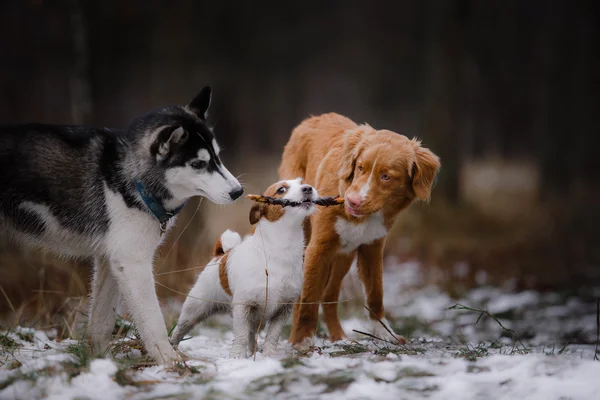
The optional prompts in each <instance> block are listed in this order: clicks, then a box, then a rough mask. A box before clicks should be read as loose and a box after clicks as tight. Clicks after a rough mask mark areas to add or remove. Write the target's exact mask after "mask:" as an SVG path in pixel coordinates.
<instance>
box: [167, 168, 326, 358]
mask: <svg viewBox="0 0 600 400" xmlns="http://www.w3.org/2000/svg"><path fill="white" fill-rule="evenodd" d="M263 194H264V195H265V196H269V197H273V198H279V199H287V200H290V201H293V202H298V203H301V204H300V205H299V206H295V207H286V208H283V207H281V206H280V205H269V204H264V203H257V204H255V205H254V206H252V209H251V210H250V224H252V225H255V226H254V227H253V228H254V232H253V233H252V234H251V235H249V236H247V237H246V238H245V239H244V240H243V241H242V239H241V237H240V235H239V234H238V233H236V232H232V231H230V230H227V231H225V232H224V233H223V234H222V235H221V238H220V240H218V241H217V243H216V245H215V250H214V258H213V259H212V260H211V262H210V263H209V264H208V265H207V266H206V267H205V268H204V270H203V271H202V272H201V273H200V275H199V276H198V280H197V281H196V284H195V285H194V287H193V288H192V290H190V292H189V294H188V297H187V298H186V300H185V302H184V304H183V309H182V311H181V314H180V316H179V320H178V321H177V326H176V327H175V330H174V331H173V334H172V336H171V342H172V343H173V344H175V345H177V344H178V343H179V342H180V341H181V339H183V336H184V335H185V334H187V333H188V332H189V331H190V330H191V329H192V328H193V327H194V325H196V324H197V323H199V322H202V321H203V320H205V319H206V318H208V317H210V316H212V315H215V314H219V313H226V312H230V313H232V315H233V334H234V339H233V345H232V348H231V352H230V357H247V356H248V355H249V354H252V353H253V351H254V347H255V343H256V342H255V340H256V334H257V330H258V329H259V324H260V325H262V326H264V325H267V328H266V337H265V342H264V344H263V348H262V351H263V354H265V355H273V354H275V353H276V351H277V344H278V342H279V336H280V335H281V330H282V328H283V325H284V324H285V322H286V320H287V319H288V317H289V316H290V314H291V312H292V309H293V304H294V303H295V302H297V301H298V297H299V296H300V293H301V290H302V272H303V271H302V263H303V254H304V246H305V241H304V231H303V222H304V220H305V218H306V217H308V216H310V215H311V214H312V213H313V212H314V211H315V204H314V201H315V200H316V199H317V198H318V193H317V191H316V190H315V189H314V188H313V187H312V186H310V185H306V184H303V183H302V180H301V179H294V180H285V181H280V182H277V183H275V184H273V185H271V186H270V187H269V188H268V189H267V190H266V191H265V192H264V193H263ZM265 269H267V270H268V296H267V275H266V274H265ZM267 297H268V298H267ZM265 305H266V307H265ZM260 321H262V323H260Z"/></svg>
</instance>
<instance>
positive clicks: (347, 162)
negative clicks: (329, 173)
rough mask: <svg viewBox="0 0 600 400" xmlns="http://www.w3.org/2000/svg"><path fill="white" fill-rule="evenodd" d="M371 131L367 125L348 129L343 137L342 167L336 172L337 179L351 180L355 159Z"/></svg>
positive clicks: (364, 145)
mask: <svg viewBox="0 0 600 400" xmlns="http://www.w3.org/2000/svg"><path fill="white" fill-rule="evenodd" d="M372 131H373V129H372V128H371V127H370V126H368V125H360V126H358V127H356V128H353V129H348V130H347V131H346V133H345V136H344V149H343V153H342V165H340V169H339V170H338V177H339V178H340V179H343V180H351V179H352V175H353V173H354V167H355V164H356V159H357V158H358V156H360V153H362V151H363V150H364V148H365V147H366V145H367V143H366V141H365V138H366V137H367V136H369V134H371V133H372Z"/></svg>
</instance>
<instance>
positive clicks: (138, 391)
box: [0, 263, 600, 400]
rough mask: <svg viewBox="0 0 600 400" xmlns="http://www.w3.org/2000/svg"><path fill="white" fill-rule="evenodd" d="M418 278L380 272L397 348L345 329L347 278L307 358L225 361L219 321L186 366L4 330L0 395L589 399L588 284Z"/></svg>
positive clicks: (227, 333)
mask: <svg viewBox="0 0 600 400" xmlns="http://www.w3.org/2000/svg"><path fill="white" fill-rule="evenodd" d="M422 281H423V278H422V276H421V271H420V268H419V266H418V265H417V264H412V263H406V264H401V265H399V266H398V265H394V266H393V268H388V269H387V270H386V273H385V277H384V282H385V299H384V301H385V305H386V310H387V312H388V314H389V316H388V318H389V320H390V323H391V324H392V326H393V328H394V329H395V330H396V331H397V332H399V333H401V334H404V335H405V336H410V338H411V341H410V343H409V344H407V345H405V346H399V345H395V344H393V343H388V342H385V341H383V340H376V339H371V338H368V337H366V336H364V335H361V334H359V333H356V332H353V330H354V329H355V330H359V331H367V330H368V328H367V326H368V325H367V323H366V317H365V313H364V312H363V311H361V310H360V308H359V307H358V306H357V305H358V304H359V303H360V302H361V301H362V299H360V298H354V295H353V294H352V293H355V292H356V290H352V289H353V287H355V286H356V281H355V277H354V278H353V277H352V276H351V277H350V278H349V279H348V282H347V284H346V291H345V292H344V299H345V300H347V302H345V303H343V304H342V305H341V307H340V308H341V309H342V313H341V315H342V316H344V317H345V318H344V321H343V326H344V329H345V331H346V333H347V334H348V335H349V336H350V339H351V340H348V341H345V342H341V343H335V344H332V343H330V342H328V341H327V340H326V339H324V338H323V337H321V338H319V339H317V341H316V348H315V349H314V351H313V352H311V353H308V354H299V353H298V352H297V351H295V350H294V349H292V348H290V347H289V346H288V345H287V343H286V342H285V340H282V341H281V345H280V354H279V355H278V357H274V358H267V357H263V356H262V354H260V353H258V354H257V355H256V361H254V360H253V359H243V360H240V359H234V360H232V359H228V358H227V355H228V353H229V346H230V343H231V341H232V334H231V330H230V320H229V318H227V317H223V318H219V319H216V320H214V321H212V322H211V323H210V324H208V325H207V326H199V327H197V329H196V330H195V332H194V336H193V337H192V338H191V339H189V340H186V341H184V342H182V343H181V345H180V350H181V351H183V352H184V353H185V354H186V355H187V356H188V357H189V360H188V361H187V367H181V368H172V369H166V368H164V367H160V366H152V365H147V364H144V362H143V357H142V355H141V353H140V352H139V350H137V349H136V348H135V346H133V347H127V346H125V345H123V346H121V347H120V348H119V350H118V351H116V357H115V359H114V360H113V359H110V358H107V359H88V358H87V353H86V352H85V346H83V345H82V344H81V343H80V342H77V341H74V340H63V341H61V342H57V341H56V340H54V338H53V335H55V332H43V331H37V330H32V329H27V328H15V329H12V330H10V331H8V332H3V333H2V336H0V341H1V343H2V347H1V348H0V399H32V398H49V399H75V398H77V399H120V398H128V399H157V398H176V399H188V398H189V399H246V398H251V399H425V398H426V399H515V398H518V399H544V400H546V399H600V379H598V377H599V376H600V361H594V351H595V341H596V304H595V300H594V298H595V297H596V296H598V295H600V293H598V291H596V292H594V291H592V292H589V293H586V294H578V296H577V297H576V296H574V295H567V294H560V293H544V294H542V293H537V292H521V293H513V292H512V291H511V290H510V285H509V286H508V287H506V288H494V287H486V286H482V287H479V288H477V289H474V290H470V291H467V292H465V293H464V294H463V295H462V296H460V297H459V298H458V299H453V298H451V297H450V296H449V295H448V294H447V293H446V292H445V291H443V290H441V289H440V288H439V287H437V286H431V285H424V284H423V282H422ZM456 303H459V304H462V305H465V306H468V307H470V308H475V309H485V310H487V311H489V312H490V313H493V314H494V315H495V316H496V317H497V318H498V321H499V322H501V323H502V325H503V326H504V327H505V328H507V329H512V330H514V332H516V334H517V335H518V336H519V337H518V339H519V340H520V341H521V342H522V345H521V344H520V343H519V342H518V341H515V340H514V339H515V338H513V337H512V336H511V334H510V332H509V331H507V330H506V329H503V328H502V327H501V326H500V325H499V323H498V321H496V320H495V319H494V318H491V317H488V316H483V317H482V318H481V319H480V320H479V321H477V320H478V318H479V316H480V313H479V312H475V311H468V310H456V309H453V310H449V309H448V308H449V307H450V306H453V305H454V304H456ZM129 339H131V338H129ZM129 339H123V340H122V342H124V343H128V340H129ZM383 339H386V340H392V338H391V337H389V338H383ZM129 343H131V342H129Z"/></svg>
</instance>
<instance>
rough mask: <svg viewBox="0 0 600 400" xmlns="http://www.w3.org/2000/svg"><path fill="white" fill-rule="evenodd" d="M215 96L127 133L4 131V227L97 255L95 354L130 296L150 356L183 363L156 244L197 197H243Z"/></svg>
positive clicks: (28, 240)
mask: <svg viewBox="0 0 600 400" xmlns="http://www.w3.org/2000/svg"><path fill="white" fill-rule="evenodd" d="M210 100H211V89H210V88H209V87H205V88H204V89H202V91H201V92H200V93H199V94H198V95H197V96H196V98H194V100H192V101H191V102H190V103H189V104H188V105H186V106H170V107H164V108H161V109H158V110H156V111H152V112H150V113H148V114H146V115H144V116H141V117H139V118H137V119H135V120H134V121H133V123H132V124H131V125H130V126H129V128H128V129H127V130H125V131H117V130H112V129H90V128H84V127H80V126H62V125H61V126H55V125H41V124H30V125H15V126H6V127H1V128H0V228H1V229H2V230H3V231H5V232H8V233H9V235H10V236H11V237H13V238H14V239H16V241H17V242H19V243H23V244H26V245H33V246H36V247H39V248H43V249H46V250H49V251H53V252H55V253H57V254H59V255H64V256H70V257H84V258H89V259H93V260H94V277H93V282H92V293H91V302H90V310H89V311H90V315H89V323H88V328H87V332H88V334H89V336H90V338H91V340H92V343H93V345H94V349H95V350H96V351H98V352H100V351H104V350H106V349H107V346H108V344H109V341H110V338H111V333H112V330H113V327H114V324H115V319H116V311H115V310H116V306H117V302H118V300H119V298H120V296H123V298H124V300H125V304H126V306H127V307H128V309H129V311H130V313H131V315H132V317H133V320H134V322H135V324H136V326H137V329H138V331H139V333H140V335H141V337H142V340H143V341H144V345H145V347H146V349H147V351H148V353H149V354H150V355H151V356H153V357H154V358H155V359H156V360H157V361H159V362H161V363H167V362H171V361H175V360H177V359H178V355H177V353H176V352H175V351H174V350H173V348H172V347H171V345H170V343H169V340H168V337H167V329H166V327H165V323H164V320H163V317H162V313H161V310H160V308H159V304H158V299H157V297H156V292H155V288H154V277H153V271H152V262H153V259H154V254H155V251H156V248H157V247H158V246H159V245H160V243H161V240H162V238H163V233H164V232H165V231H167V230H168V229H169V228H170V226H171V225H172V224H173V222H174V219H175V218H172V217H175V215H176V214H177V212H178V211H179V210H180V209H181V208H182V207H183V205H184V204H185V202H186V200H187V199H189V198H190V197H192V196H204V197H206V198H208V199H210V200H212V201H213V202H215V203H219V204H226V203H230V202H233V201H234V200H235V199H237V198H238V197H240V196H241V195H242V193H243V191H242V187H241V186H240V183H239V182H238V181H237V179H236V178H235V177H233V176H232V175H231V173H230V172H229V171H228V170H227V168H225V166H224V165H223V164H222V163H221V159H220V158H219V146H218V144H217V142H216V140H215V138H214V135H213V132H212V130H211V128H210V127H209V126H208V125H207V124H206V112H207V110H208V107H209V105H210Z"/></svg>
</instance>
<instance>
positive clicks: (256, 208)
mask: <svg viewBox="0 0 600 400" xmlns="http://www.w3.org/2000/svg"><path fill="white" fill-rule="evenodd" d="M264 210H265V208H264V206H263V205H262V204H254V205H253V206H252V208H251V209H250V215H249V219H250V225H254V224H256V223H258V221H260V217H262V216H263V213H264Z"/></svg>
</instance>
